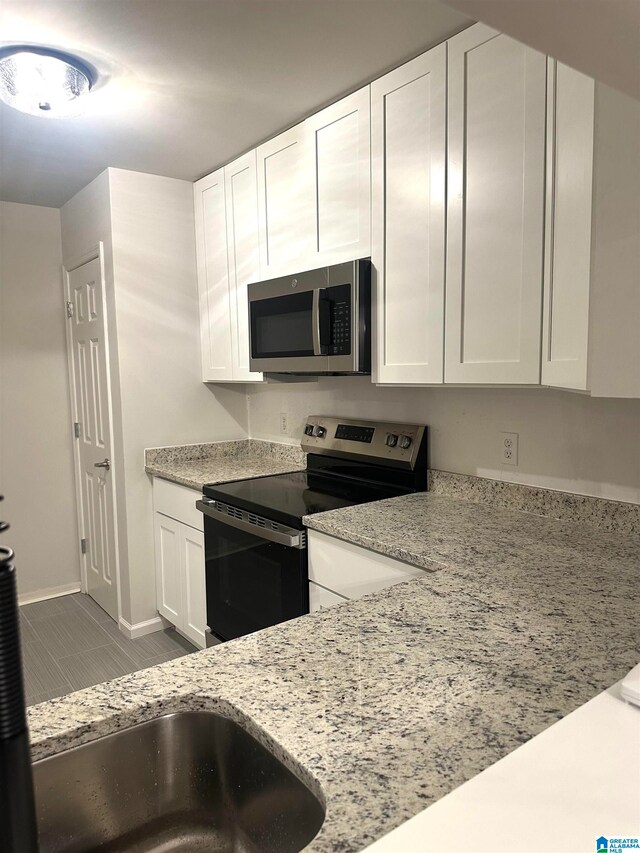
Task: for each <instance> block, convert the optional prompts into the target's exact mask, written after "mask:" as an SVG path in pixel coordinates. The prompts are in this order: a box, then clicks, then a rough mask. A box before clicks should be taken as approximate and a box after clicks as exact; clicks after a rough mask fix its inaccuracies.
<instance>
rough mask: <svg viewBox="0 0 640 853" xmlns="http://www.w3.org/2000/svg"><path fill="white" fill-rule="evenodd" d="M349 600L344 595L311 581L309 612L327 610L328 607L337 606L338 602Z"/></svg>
mask: <svg viewBox="0 0 640 853" xmlns="http://www.w3.org/2000/svg"><path fill="white" fill-rule="evenodd" d="M348 600H349V599H348V598H345V597H344V596H342V595H337V593H335V592H331V591H330V590H328V589H325V588H324V587H323V586H320V584H317V583H314V582H313V581H309V613H315V612H316V611H317V610H326V609H327V608H328V607H335V605H336V604H343V603H344V602H345V601H348Z"/></svg>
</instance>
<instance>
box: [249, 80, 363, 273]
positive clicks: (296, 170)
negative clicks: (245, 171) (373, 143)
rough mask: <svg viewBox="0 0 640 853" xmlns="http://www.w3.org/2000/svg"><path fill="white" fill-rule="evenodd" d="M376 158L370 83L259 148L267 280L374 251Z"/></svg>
mask: <svg viewBox="0 0 640 853" xmlns="http://www.w3.org/2000/svg"><path fill="white" fill-rule="evenodd" d="M370 162H371V161H370V107H369V87H368V86H367V87H365V88H364V89H361V90H359V91H358V92H354V93H353V94H352V95H349V96H348V97H346V98H343V99H342V100H341V101H338V102H337V103H335V104H332V105H331V106H330V107H327V108H326V109H324V110H321V111H320V112H319V113H316V114H315V115H313V116H311V118H309V119H307V120H306V121H304V122H302V123H301V124H298V125H296V126H295V127H292V128H290V129H289V130H287V131H285V132H284V133H281V134H280V135H279V136H276V137H275V138H274V139H271V140H269V141H268V142H265V143H264V145H260V146H259V148H258V150H257V164H258V197H259V218H260V277H261V278H262V279H269V278H274V277H277V276H280V275H287V274H288V273H295V272H301V271H303V270H307V269H315V268H316V267H321V266H325V265H329V264H335V263H340V262H341V261H347V260H352V259H354V258H360V257H367V256H368V255H369V254H370V248H371V174H370V173H371V168H370Z"/></svg>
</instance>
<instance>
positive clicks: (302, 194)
mask: <svg viewBox="0 0 640 853" xmlns="http://www.w3.org/2000/svg"><path fill="white" fill-rule="evenodd" d="M310 151H311V148H310V144H309V133H308V129H307V126H306V122H303V123H302V124H298V125H296V126H295V127H292V128H290V129H289V130H286V131H285V132H284V133H281V134H280V135H279V136H276V137H275V138H274V139H270V140H269V141H268V142H265V143H264V145H260V146H259V147H258V149H257V157H258V200H259V220H260V278H261V279H269V278H274V277H277V276H280V275H287V274H288V273H295V272H301V271H302V270H304V269H312V268H313V261H314V258H315V254H314V252H313V251H312V248H313V247H312V232H313V225H312V207H313V173H314V170H313V160H312V157H311V156H310Z"/></svg>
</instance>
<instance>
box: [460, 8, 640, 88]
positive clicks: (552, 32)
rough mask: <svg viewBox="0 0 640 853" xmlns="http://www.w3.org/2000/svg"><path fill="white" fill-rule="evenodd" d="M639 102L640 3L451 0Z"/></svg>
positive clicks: (474, 14) (463, 10) (487, 21)
mask: <svg viewBox="0 0 640 853" xmlns="http://www.w3.org/2000/svg"><path fill="white" fill-rule="evenodd" d="M446 2H447V3H448V4H449V5H450V6H453V7H455V8H456V9H459V10H460V11H461V12H464V13H465V14H466V15H471V17H472V18H475V19H476V20H478V21H484V23H486V24H489V25H490V26H492V27H495V28H496V29H497V30H500V31H501V32H504V33H508V34H509V35H510V36H513V37H514V38H516V39H519V40H520V41H522V42H524V43H525V44H528V45H530V46H531V47H534V48H536V49H537V50H540V51H542V52H543V53H548V54H549V55H550V56H555V58H556V59H561V60H562V61H563V62H565V63H566V64H567V65H570V66H571V67H572V68H577V69H578V70H579V71H583V72H584V73H585V74H588V75H589V76H590V77H595V79H596V80H601V81H602V82H603V83H608V84H609V86H613V88H614V89H619V90H620V91H621V92H625V93H626V94H627V95H631V97H632V98H636V99H637V100H640V0H446Z"/></svg>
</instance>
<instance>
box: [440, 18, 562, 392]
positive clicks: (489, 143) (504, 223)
mask: <svg viewBox="0 0 640 853" xmlns="http://www.w3.org/2000/svg"><path fill="white" fill-rule="evenodd" d="M448 57H449V59H448V62H449V75H448V80H449V84H448V85H449V109H448V121H449V162H448V200H447V212H448V219H447V299H446V333H445V338H446V340H445V361H446V364H445V381H446V382H464V383H476V382H477V383H492V384H499V383H511V384H537V383H539V382H540V337H541V309H542V267H543V216H544V165H545V164H544V160H545V100H546V57H544V56H543V55H542V54H541V53H538V52H537V51H534V50H531V48H528V47H526V46H525V45H523V44H520V43H519V42H517V41H514V40H513V39H510V38H508V37H507V36H504V35H500V34H498V33H496V31H495V30H491V29H489V27H486V26H484V25H483V24H476V25H475V26H473V27H470V28H469V29H468V30H465V31H464V32H462V33H460V34H459V35H457V36H455V38H453V39H451V40H450V41H449V45H448Z"/></svg>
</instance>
